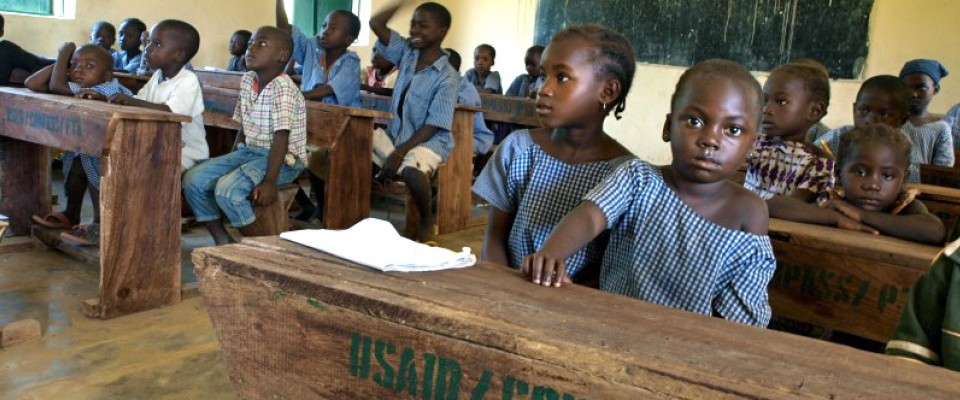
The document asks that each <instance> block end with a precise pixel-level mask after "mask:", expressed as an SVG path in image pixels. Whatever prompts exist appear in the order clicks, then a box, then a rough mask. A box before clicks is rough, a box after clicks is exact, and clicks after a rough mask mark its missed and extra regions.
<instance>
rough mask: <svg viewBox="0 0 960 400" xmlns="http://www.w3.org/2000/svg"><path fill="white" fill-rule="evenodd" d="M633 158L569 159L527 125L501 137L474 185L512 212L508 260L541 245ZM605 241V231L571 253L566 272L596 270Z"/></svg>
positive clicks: (574, 275)
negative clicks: (549, 151) (546, 145)
mask: <svg viewBox="0 0 960 400" xmlns="http://www.w3.org/2000/svg"><path fill="white" fill-rule="evenodd" d="M631 158H633V156H624V157H618V158H615V159H612V160H606V161H599V162H592V163H585V164H569V163H566V162H563V161H560V160H558V159H556V158H554V157H553V156H551V155H549V154H547V152H545V151H544V150H543V148H541V147H540V146H539V145H538V144H536V142H534V141H533V137H531V136H530V132H529V131H527V130H520V131H516V132H513V133H511V134H510V135H508V136H507V137H506V138H505V139H503V142H501V143H500V146H499V147H497V150H496V151H494V152H493V157H491V158H490V161H489V162H487V166H486V167H484V169H483V172H481V173H480V176H478V177H477V182H476V183H475V184H474V185H473V191H474V193H476V194H477V195H478V196H480V197H482V198H483V199H484V200H486V201H487V202H489V203H490V205H491V206H493V207H496V208H497V209H498V210H500V211H503V212H505V213H507V214H511V215H513V216H514V218H513V226H512V227H511V228H510V236H509V237H508V238H507V258H508V260H509V264H510V266H511V267H513V268H520V265H521V263H522V262H523V257H524V256H526V255H528V254H532V253H534V252H536V251H537V250H539V249H540V247H541V246H543V243H544V242H546V241H547V238H548V237H550V232H553V228H554V227H556V226H557V224H558V223H560V220H561V219H563V217H564V216H565V215H567V213H568V212H570V211H571V210H573V209H574V208H575V207H576V206H577V204H579V203H580V199H581V198H583V195H584V194H586V193H587V192H588V191H590V189H592V188H593V187H594V186H596V185H597V184H598V183H600V182H601V181H602V180H603V178H604V177H606V176H607V175H608V174H610V173H611V172H613V170H614V169H615V168H616V166H617V165H619V164H621V163H623V162H625V161H627V160H629V159H631ZM605 245H606V235H605V234H604V235H601V237H599V238H597V239H594V240H593V241H592V242H590V244H588V245H587V246H585V247H584V248H583V249H580V250H579V251H577V252H576V253H574V254H573V255H572V256H570V257H569V258H567V259H566V266H567V274H569V275H570V277H571V278H574V279H576V278H577V275H578V274H579V273H580V272H581V271H584V270H590V269H593V270H594V271H596V268H599V266H600V262H601V260H602V258H603V249H604V246H605Z"/></svg>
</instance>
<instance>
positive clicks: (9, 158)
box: [0, 88, 190, 318]
mask: <svg viewBox="0 0 960 400" xmlns="http://www.w3.org/2000/svg"><path fill="white" fill-rule="evenodd" d="M187 121H190V117H187V116H183V115H177V114H173V113H169V112H159V111H153V110H147V109H143V108H134V107H123V106H116V105H111V104H107V103H104V102H97V101H92V100H79V99H75V98H72V97H66V96H56V95H49V94H39V93H33V92H30V91H29V90H26V89H12V88H0V136H2V138H0V139H2V143H0V153H2V154H0V174H2V175H0V214H5V215H8V216H9V217H10V229H11V230H12V231H13V233H14V234H17V235H25V234H28V233H30V232H31V220H30V216H31V215H32V214H38V215H44V214H47V213H49V212H50V211H51V204H50V203H51V196H50V193H51V176H50V174H51V171H50V161H51V160H50V150H49V147H54V148H58V149H63V150H70V151H76V152H81V153H84V154H90V155H96V156H101V157H102V159H101V163H102V173H103V176H102V177H101V181H100V185H101V186H100V213H101V222H100V248H99V250H100V251H99V254H95V255H94V256H92V258H93V259H94V260H98V262H99V265H100V295H99V298H98V299H96V300H88V301H87V302H85V311H86V313H87V315H89V316H91V317H101V318H111V317H116V316H120V315H124V314H129V313H132V312H137V311H143V310H149V309H152V308H157V307H161V306H165V305H170V304H175V303H177V302H179V301H180V123H181V122H187ZM53 238H54V240H52V243H51V241H48V243H50V244H53V245H56V246H59V247H61V248H65V247H69V246H65V245H63V244H62V243H60V242H59V240H56V239H55V238H56V236H55V235H54V236H53ZM41 239H42V238H41Z"/></svg>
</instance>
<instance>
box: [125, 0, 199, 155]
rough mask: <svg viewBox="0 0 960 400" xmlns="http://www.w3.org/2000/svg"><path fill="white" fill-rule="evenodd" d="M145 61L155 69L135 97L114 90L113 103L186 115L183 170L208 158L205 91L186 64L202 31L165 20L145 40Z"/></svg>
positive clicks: (183, 126)
mask: <svg viewBox="0 0 960 400" xmlns="http://www.w3.org/2000/svg"><path fill="white" fill-rule="evenodd" d="M144 45H145V46H144V49H143V62H144V64H145V65H146V67H147V68H149V69H151V70H154V71H155V72H153V75H152V76H151V77H150V80H148V81H147V83H146V84H145V85H144V86H143V88H141V89H140V91H139V92H137V94H136V95H135V96H133V97H131V96H128V95H126V94H114V95H113V96H111V97H110V98H109V100H110V102H111V103H115V104H121V105H128V106H136V107H144V108H150V109H154V110H160V111H168V112H173V113H176V114H182V115H186V116H189V117H191V118H192V121H191V122H183V123H181V126H182V130H181V152H180V166H181V168H182V169H181V171H180V172H181V173H183V172H184V171H187V170H188V169H190V167H192V166H194V165H196V164H197V163H199V162H200V161H203V160H206V159H207V158H209V154H210V150H209V148H208V147H207V140H206V131H205V130H204V127H203V94H202V93H201V91H200V80H199V79H197V75H196V74H194V73H193V72H191V71H189V70H188V69H186V68H185V66H186V65H187V63H189V62H190V59H192V58H193V56H194V55H196V54H197V50H198V49H199V47H200V33H199V32H197V29H196V28H194V27H193V25H190V24H188V23H186V22H183V21H179V20H173V19H168V20H163V21H160V22H159V23H157V24H156V25H154V26H153V29H152V30H151V31H150V35H149V36H148V37H147V41H146V42H145V43H144Z"/></svg>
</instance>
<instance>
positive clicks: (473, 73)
mask: <svg viewBox="0 0 960 400" xmlns="http://www.w3.org/2000/svg"><path fill="white" fill-rule="evenodd" d="M463 79H466V80H468V81H470V82H471V83H472V84H473V86H476V87H482V88H484V89H493V91H494V93H496V94H503V86H502V85H501V84H500V73H499V72H497V71H490V73H488V74H487V77H486V79H483V80H480V74H478V73H477V69H476V68H470V69H469V70H467V73H465V74H463Z"/></svg>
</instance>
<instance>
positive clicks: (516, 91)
mask: <svg viewBox="0 0 960 400" xmlns="http://www.w3.org/2000/svg"><path fill="white" fill-rule="evenodd" d="M542 86H543V75H541V76H539V77H537V79H530V74H522V75H518V76H517V79H514V80H513V83H511V84H510V87H509V88H508V89H507V96H516V97H529V96H530V91H531V90H537V91H539V90H540V87H542Z"/></svg>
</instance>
